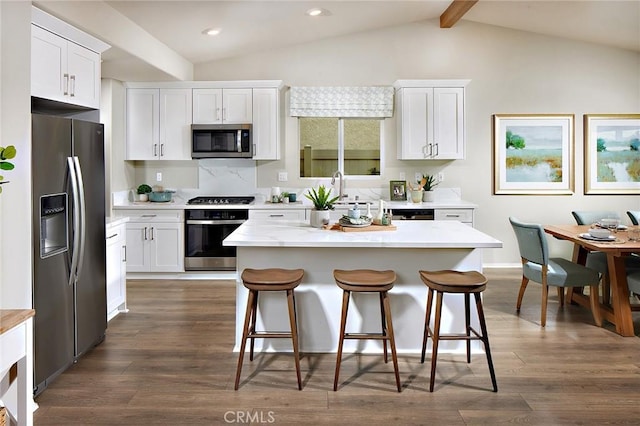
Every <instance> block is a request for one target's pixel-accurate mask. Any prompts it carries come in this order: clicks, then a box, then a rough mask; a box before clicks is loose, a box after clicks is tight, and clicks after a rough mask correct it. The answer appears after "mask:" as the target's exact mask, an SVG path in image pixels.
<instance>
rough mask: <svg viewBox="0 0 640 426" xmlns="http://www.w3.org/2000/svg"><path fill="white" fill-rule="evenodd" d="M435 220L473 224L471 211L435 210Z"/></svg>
mask: <svg viewBox="0 0 640 426" xmlns="http://www.w3.org/2000/svg"><path fill="white" fill-rule="evenodd" d="M435 220H459V221H460V222H473V210H472V209H437V210H436V211H435Z"/></svg>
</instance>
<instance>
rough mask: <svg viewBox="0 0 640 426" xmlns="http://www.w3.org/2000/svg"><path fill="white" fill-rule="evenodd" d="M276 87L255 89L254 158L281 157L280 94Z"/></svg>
mask: <svg viewBox="0 0 640 426" xmlns="http://www.w3.org/2000/svg"><path fill="white" fill-rule="evenodd" d="M279 92H280V91H279V90H278V89H276V88H260V89H253V159H254V160H279V159H280V143H279V140H280V137H279V136H280V124H281V123H280V112H279V111H280V96H279Z"/></svg>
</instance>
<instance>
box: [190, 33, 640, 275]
mask: <svg viewBox="0 0 640 426" xmlns="http://www.w3.org/2000/svg"><path fill="white" fill-rule="evenodd" d="M195 77H196V79H197V80H245V79H247V80H250V79H282V80H284V82H285V84H286V85H288V86H297V85H300V86H302V85H314V86H322V85H327V86H328V85H334V86H340V85H345V86H346V85H391V84H393V82H394V81H395V80H397V79H471V83H470V84H469V85H468V86H467V97H466V102H467V104H466V131H467V139H466V141H467V145H466V147H467V149H466V159H465V160H456V161H399V160H396V159H395V153H396V142H395V140H396V137H395V133H396V127H395V120H394V119H391V120H387V125H386V131H385V136H386V137H387V147H386V154H385V164H386V165H385V168H384V169H383V171H382V176H381V179H382V182H380V184H379V186H380V187H381V188H388V181H389V180H391V179H397V178H398V173H400V172H401V171H404V172H406V173H407V176H412V175H413V172H414V171H425V172H426V171H429V172H435V171H444V173H445V182H444V183H443V185H446V186H451V187H460V188H462V195H463V198H464V199H465V200H467V201H471V202H474V203H476V204H478V206H479V208H478V210H477V216H476V221H475V222H476V227H477V228H479V229H480V230H482V231H484V232H487V233H488V234H490V235H492V236H494V237H496V238H498V239H500V240H502V241H503V242H504V248H502V249H495V250H487V251H486V253H485V264H493V265H497V264H506V263H508V264H514V265H515V264H518V263H519V255H518V250H517V245H516V242H515V238H514V237H513V232H512V230H511V228H510V226H509V224H508V217H509V216H510V215H513V216H516V217H518V218H520V219H521V220H525V221H532V222H538V223H562V222H566V223H572V222H573V219H572V217H571V214H570V212H571V210H573V209H596V208H598V209H602V208H603V206H606V208H608V209H611V210H616V211H618V212H619V213H620V214H621V215H623V214H624V212H625V211H626V210H628V209H638V208H640V197H637V196H629V195H626V196H623V195H618V196H614V195H607V196H603V195H601V196H593V195H591V196H585V195H583V133H582V115H583V114H587V113H640V54H638V53H635V52H631V51H625V50H620V49H612V48H608V47H602V46H598V45H593V44H588V43H582V42H575V41H570V40H564V39H558V38H554V37H549V36H542V35H537V34H532V33H527V32H521V31H514V30H509V29H505V28H499V27H493V26H489V25H483V24H477V23H473V22H467V21H461V22H460V23H458V24H457V25H456V26H455V27H454V28H451V29H440V28H439V25H438V21H437V20H433V21H426V22H419V23H414V24H409V25H403V26H398V27H392V28H387V29H384V30H379V31H373V32H367V33H361V34H357V35H351V36H345V37H340V38H335V39H330V40H325V41H320V42H315V43H308V44H304V45H299V46H293V47H290V48H284V49H280V50H276V51H269V52H263V53H260V54H254V55H249V56H243V57H238V58H232V59H227V60H223V61H216V62H212V63H209V64H202V65H199V66H197V67H196V69H195ZM505 113H521V114H524V113H536V114H545V113H565V114H567V113H568V114H575V182H576V188H575V193H574V194H573V195H569V196H512V195H510V196H507V195H500V196H495V195H492V189H491V188H492V185H491V182H492V167H491V158H492V140H491V116H492V114H505ZM296 135H297V124H296V120H295V119H293V118H287V122H286V141H285V144H286V146H285V149H284V156H283V157H284V158H283V160H281V161H271V162H258V182H260V186H261V187H269V186H272V185H278V182H277V181H276V177H277V171H279V170H285V169H286V170H288V171H289V179H290V180H289V182H288V183H287V184H288V185H289V186H293V187H304V186H308V185H306V184H305V183H304V181H302V180H299V179H298V180H296V179H295V176H296V175H297V173H298V166H297V161H298V159H297V149H298V145H297V140H296V137H297V136H296ZM279 185H280V186H283V185H282V183H280V184H279ZM348 185H354V186H358V185H359V184H358V183H353V182H349V184H348ZM625 217H626V215H625ZM550 243H551V249H552V252H553V254H554V255H556V254H557V255H566V256H570V250H571V247H570V246H569V245H568V244H567V243H562V242H555V241H553V240H550Z"/></svg>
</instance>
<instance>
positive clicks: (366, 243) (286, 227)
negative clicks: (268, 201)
mask: <svg viewBox="0 0 640 426" xmlns="http://www.w3.org/2000/svg"><path fill="white" fill-rule="evenodd" d="M393 225H395V226H396V227H397V229H396V230H389V231H369V232H342V231H332V230H327V229H318V228H312V227H311V226H310V225H309V222H308V221H304V222H303V221H282V220H269V219H250V220H248V221H247V222H244V223H243V224H242V225H240V227H239V228H237V229H236V230H235V231H233V232H232V233H231V234H230V235H229V236H228V237H227V238H226V239H225V240H224V242H223V245H225V246H236V247H341V248H343V247H367V248H376V247H379V248H499V247H502V242H501V241H499V240H496V239H495V238H493V237H491V236H489V235H487V234H485V233H483V232H481V231H478V230H477V229H474V228H472V227H470V226H468V225H465V224H463V223H461V222H458V221H439V220H424V221H418V220H416V221H394V222H393Z"/></svg>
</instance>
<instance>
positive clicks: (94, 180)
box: [32, 114, 107, 395]
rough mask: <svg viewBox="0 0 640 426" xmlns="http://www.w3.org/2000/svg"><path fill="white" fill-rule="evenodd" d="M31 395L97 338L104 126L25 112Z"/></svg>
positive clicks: (102, 315) (102, 295)
mask: <svg viewBox="0 0 640 426" xmlns="http://www.w3.org/2000/svg"><path fill="white" fill-rule="evenodd" d="M32 170H33V172H32V174H33V177H32V179H33V188H32V189H33V306H34V309H35V310H36V316H35V326H34V351H35V354H34V364H35V373H34V394H35V395H38V394H39V393H40V392H42V391H43V390H44V389H45V388H46V387H47V385H48V383H50V381H51V380H53V379H54V378H55V377H57V376H58V375H59V374H60V373H62V372H63V371H64V370H66V369H67V368H68V367H69V366H70V365H71V364H73V363H74V362H76V361H77V360H78V358H79V357H80V356H81V355H82V354H84V353H85V352H87V351H89V350H91V349H92V348H93V347H94V346H96V345H97V344H99V343H100V342H102V341H103V340H104V336H105V330H106V328H107V319H106V318H107V313H106V309H107V308H106V306H107V303H106V248H105V168H104V129H103V125H102V124H100V123H93V122H89V121H81V120H75V119H70V118H64V117H59V116H52V115H43V114H32Z"/></svg>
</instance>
